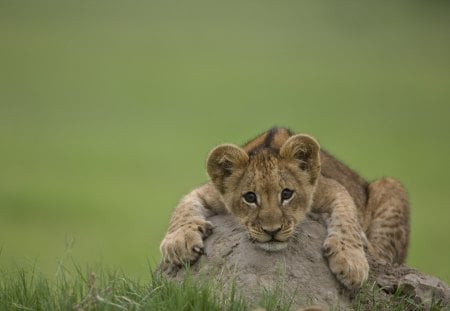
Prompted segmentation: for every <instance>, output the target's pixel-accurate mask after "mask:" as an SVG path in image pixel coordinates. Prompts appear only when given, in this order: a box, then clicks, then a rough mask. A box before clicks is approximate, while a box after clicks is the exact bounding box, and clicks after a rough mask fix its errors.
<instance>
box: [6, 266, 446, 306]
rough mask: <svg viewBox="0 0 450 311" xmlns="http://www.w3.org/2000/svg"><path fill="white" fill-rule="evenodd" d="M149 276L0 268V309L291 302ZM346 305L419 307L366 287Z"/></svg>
mask: <svg viewBox="0 0 450 311" xmlns="http://www.w3.org/2000/svg"><path fill="white" fill-rule="evenodd" d="M149 275H151V276H150V277H149V278H148V279H144V280H137V279H134V278H131V277H129V276H127V275H125V274H124V273H123V272H119V271H115V270H108V269H105V268H104V266H102V265H98V266H95V267H88V268H86V269H82V268H80V267H79V266H78V265H76V264H75V263H74V264H73V266H72V267H71V268H70V269H68V268H66V267H65V266H60V269H59V270H58V272H57V273H56V275H55V276H54V277H52V278H49V277H47V276H45V275H43V274H42V273H40V272H38V271H37V270H36V267H35V266H27V267H23V266H22V267H21V266H17V267H16V269H14V270H11V269H4V268H3V267H0V310H164V311H165V310H173V311H178V310H180V311H189V310H205V311H206V310H230V311H238V310H253V309H254V308H256V307H260V308H264V309H265V310H278V311H288V310H291V307H292V303H293V301H294V300H295V298H296V297H287V296H285V295H284V294H283V289H282V288H278V287H276V288H274V289H272V290H268V289H263V288H262V289H261V298H260V301H259V303H257V304H256V305H252V304H250V303H249V302H248V301H246V300H245V298H243V297H241V296H239V289H238V288H236V287H234V286H231V287H230V288H231V289H230V290H229V291H228V292H224V291H223V289H222V288H221V287H220V286H219V285H218V284H217V283H215V282H214V280H213V279H211V278H210V279H208V280H202V281H198V280H196V281H195V280H194V278H193V277H192V276H191V275H190V274H189V273H187V274H186V276H185V278H184V279H183V280H181V281H179V282H174V281H170V280H169V279H167V278H166V277H164V276H162V275H160V274H159V273H156V272H154V273H149ZM297 298H298V297H297ZM297 300H298V299H297ZM350 307H351V310H355V311H359V310H361V311H362V310H399V311H400V310H402V311H403V310H423V309H424V306H423V305H420V304H419V303H417V302H416V301H415V300H414V299H413V298H411V297H410V296H409V295H408V294H407V293H405V292H402V290H401V289H399V290H397V292H395V293H394V294H393V295H392V296H389V297H388V298H387V296H386V294H385V293H384V292H383V291H382V290H381V289H379V288H378V287H376V286H374V285H370V284H367V285H366V286H365V287H364V288H363V289H362V290H361V291H360V292H359V293H358V294H357V295H356V297H355V298H354V300H353V302H352V304H351V306H350ZM446 307H449V306H446V305H444V304H442V302H440V301H435V300H433V301H431V302H430V304H429V305H428V307H427V310H442V309H443V308H446ZM329 308H330V310H341V309H342V307H340V306H329ZM345 309H346V308H345Z"/></svg>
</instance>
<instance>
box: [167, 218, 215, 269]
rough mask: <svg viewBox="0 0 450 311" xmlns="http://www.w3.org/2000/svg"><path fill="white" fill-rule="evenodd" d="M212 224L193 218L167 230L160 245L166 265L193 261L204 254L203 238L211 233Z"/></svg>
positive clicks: (178, 264)
mask: <svg viewBox="0 0 450 311" xmlns="http://www.w3.org/2000/svg"><path fill="white" fill-rule="evenodd" d="M212 229H213V225H212V224H211V223H210V222H209V221H204V220H194V221H192V222H190V223H188V224H185V225H183V226H181V227H179V228H178V229H176V230H174V231H172V232H168V233H167V234H166V236H165V237H164V239H163V241H162V242H161V245H160V250H161V253H162V255H163V262H164V264H165V266H166V267H169V268H168V269H170V267H171V266H173V265H175V266H181V265H183V264H185V263H193V262H195V261H196V260H197V259H198V258H200V256H201V255H203V254H204V248H203V240H204V239H206V238H207V237H208V236H209V235H211V233H212Z"/></svg>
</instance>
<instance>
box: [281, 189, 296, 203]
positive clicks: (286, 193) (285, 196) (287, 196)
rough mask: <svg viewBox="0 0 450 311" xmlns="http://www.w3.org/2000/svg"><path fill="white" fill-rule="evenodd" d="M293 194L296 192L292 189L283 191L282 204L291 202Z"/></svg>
mask: <svg viewBox="0 0 450 311" xmlns="http://www.w3.org/2000/svg"><path fill="white" fill-rule="evenodd" d="M293 194H294V191H292V190H290V189H283V191H281V202H283V201H286V200H289V199H290V198H292V195H293Z"/></svg>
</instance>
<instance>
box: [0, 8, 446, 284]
mask: <svg viewBox="0 0 450 311" xmlns="http://www.w3.org/2000/svg"><path fill="white" fill-rule="evenodd" d="M449 16H450V4H448V3H447V1H404V2H402V1H400V2H395V3H392V1H391V2H390V1H377V2H375V3H374V2H369V1H358V2H356V1H336V2H331V1H326V2H324V1H308V2H302V1H240V2H232V1H223V2H219V1H205V2H188V1H183V2H175V1H161V2H145V1H58V2H45V1H12V0H11V1H7V0H0V248H1V249H2V251H1V254H0V264H1V265H3V266H6V267H9V266H13V265H15V264H17V263H19V264H22V263H25V264H28V263H36V266H37V267H38V269H40V270H42V271H43V272H44V273H46V274H49V275H52V274H53V273H54V272H55V271H56V269H57V267H58V263H59V262H60V261H61V260H64V256H65V255H70V257H72V258H73V259H74V260H75V261H76V262H77V263H80V264H83V265H84V264H85V263H92V262H99V261H100V262H102V263H105V264H107V265H112V266H116V267H120V268H121V269H122V270H124V271H125V272H126V273H129V274H130V275H133V276H141V277H147V276H148V267H147V265H148V263H150V264H155V263H157V262H158V260H159V256H160V255H159V250H158V246H159V242H160V240H161V239H162V237H163V235H164V232H165V229H166V227H167V222H168V218H169V215H170V213H171V210H172V209H173V207H174V206H175V205H176V203H177V201H178V200H179V199H180V198H181V197H182V195H183V194H185V193H187V192H188V191H189V190H191V189H192V188H194V187H196V186H197V185H199V184H201V183H202V182H204V181H205V180H206V179H207V177H206V173H205V167H204V162H205V159H206V156H207V154H208V152H209V150H210V149H211V148H213V147H214V146H215V145H217V144H219V143H223V142H233V143H243V142H245V141H246V140H247V139H249V138H251V137H252V136H254V135H256V134H258V133H260V132H262V131H264V130H266V129H268V128H270V127H272V126H273V125H280V126H288V127H290V128H292V129H293V130H295V131H298V132H304V133H309V134H311V135H313V136H315V137H316V138H317V139H318V140H319V141H320V143H321V145H322V146H324V148H325V149H327V150H328V151H330V152H331V153H332V154H334V155H335V156H336V157H338V158H339V159H341V160H342V161H343V162H345V163H347V164H349V165H350V166H351V167H352V168H353V169H355V170H356V171H358V172H359V173H360V174H362V175H363V176H364V177H366V178H368V179H375V178H378V177H382V176H393V177H396V178H398V179H399V180H401V181H402V182H403V183H404V185H405V186H406V188H407V189H408V192H409V195H410V201H411V225H412V232H411V243H410V251H409V257H408V264H409V265H411V266H412V267H415V268H418V269H420V270H422V271H424V272H427V273H431V274H435V275H437V276H439V277H440V278H442V279H444V280H446V281H447V282H449V281H450V264H449V262H450V244H449V240H450V224H449V222H450V193H449V192H450V191H449V188H450V187H449V186H450V182H449V175H450V174H449V173H450V169H449V163H448V161H449V159H450V144H449V134H450V120H449V117H450V108H449V107H450V106H449V105H450V18H449ZM72 240H74V244H73V246H72V247H70V254H66V252H65V248H66V247H67V246H66V244H70V241H72Z"/></svg>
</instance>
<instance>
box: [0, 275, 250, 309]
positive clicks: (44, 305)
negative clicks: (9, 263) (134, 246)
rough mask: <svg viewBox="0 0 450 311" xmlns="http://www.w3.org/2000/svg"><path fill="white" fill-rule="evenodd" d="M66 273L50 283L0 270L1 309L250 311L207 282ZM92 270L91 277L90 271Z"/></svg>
mask: <svg viewBox="0 0 450 311" xmlns="http://www.w3.org/2000/svg"><path fill="white" fill-rule="evenodd" d="M75 271H76V273H74V274H71V273H69V272H68V271H66V270H65V271H64V272H62V273H59V274H58V275H57V276H55V278H54V280H53V281H50V280H49V278H48V277H46V276H44V275H42V274H40V273H38V272H37V271H35V270H33V269H24V268H17V270H16V271H11V270H9V269H8V270H1V272H0V275H1V278H0V309H1V310H248V307H247V306H246V305H245V304H244V302H243V300H242V299H238V298H237V297H236V295H237V294H236V293H234V294H233V293H222V294H218V291H217V289H216V288H215V287H213V286H211V284H210V283H206V282H205V283H201V284H200V283H198V284H197V283H194V281H193V279H192V278H191V277H187V278H186V279H185V280H184V281H182V282H180V283H173V282H170V281H168V280H167V279H166V278H164V277H162V276H159V275H156V274H155V275H153V277H151V278H150V279H149V280H147V281H138V280H135V279H132V278H129V277H127V276H126V275H124V274H123V273H121V272H117V271H113V272H111V271H109V272H108V271H105V270H104V269H102V268H97V269H88V271H91V272H89V273H86V274H85V273H83V272H82V271H81V269H80V268H79V267H76V269H75ZM94 271H95V272H94Z"/></svg>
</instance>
